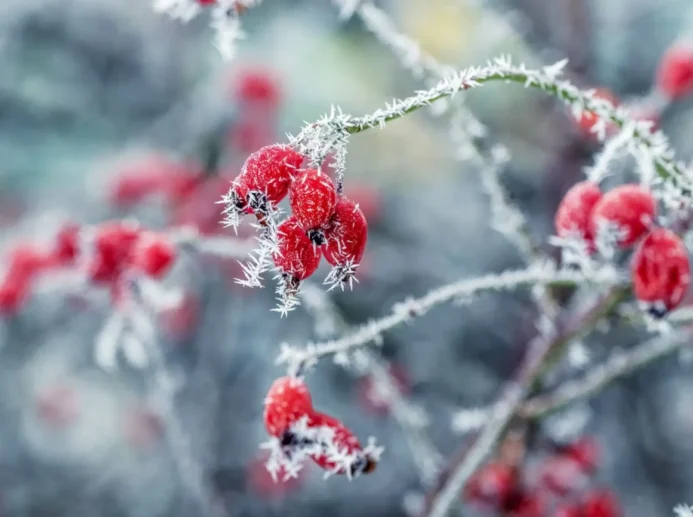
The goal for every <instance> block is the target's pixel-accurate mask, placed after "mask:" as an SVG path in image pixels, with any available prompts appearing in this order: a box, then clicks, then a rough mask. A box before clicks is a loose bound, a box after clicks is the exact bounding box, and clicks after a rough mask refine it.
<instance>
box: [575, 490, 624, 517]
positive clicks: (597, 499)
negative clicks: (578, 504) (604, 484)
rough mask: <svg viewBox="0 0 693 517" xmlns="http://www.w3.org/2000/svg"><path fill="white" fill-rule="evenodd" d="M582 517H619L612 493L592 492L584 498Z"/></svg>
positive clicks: (603, 491) (618, 507)
mask: <svg viewBox="0 0 693 517" xmlns="http://www.w3.org/2000/svg"><path fill="white" fill-rule="evenodd" d="M582 515H583V517H621V515H622V512H621V507H620V505H619V503H618V500H617V499H616V496H615V495H614V494H613V493H612V492H610V491H608V490H594V491H592V492H590V493H588V494H586V495H585V497H584V500H583V504H582Z"/></svg>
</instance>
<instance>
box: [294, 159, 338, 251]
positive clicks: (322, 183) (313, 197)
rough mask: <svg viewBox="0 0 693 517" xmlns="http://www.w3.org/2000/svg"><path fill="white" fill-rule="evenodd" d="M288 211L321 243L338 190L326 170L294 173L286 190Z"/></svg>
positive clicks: (312, 238) (317, 242) (323, 239)
mask: <svg viewBox="0 0 693 517" xmlns="http://www.w3.org/2000/svg"><path fill="white" fill-rule="evenodd" d="M289 200H290V202H291V211H292V213H293V215H294V217H295V219H296V222H297V223H298V225H299V226H300V227H301V228H302V229H303V231H305V232H307V233H308V236H309V237H310V240H311V241H312V242H314V243H315V244H316V245H318V246H320V245H321V244H324V242H325V234H324V231H325V230H326V229H327V227H328V226H329V223H330V219H331V218H332V214H334V211H335V207H336V206H337V191H336V189H335V186H334V183H332V180H331V179H330V178H329V176H328V175H327V174H325V173H324V172H322V171H320V170H319V169H307V170H305V171H301V172H300V173H299V174H297V175H296V176H295V177H294V180H293V182H292V183H291V190H290V192H289Z"/></svg>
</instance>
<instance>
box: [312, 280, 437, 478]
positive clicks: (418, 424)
mask: <svg viewBox="0 0 693 517" xmlns="http://www.w3.org/2000/svg"><path fill="white" fill-rule="evenodd" d="M300 297H301V299H302V301H303V305H304V307H305V308H306V309H307V310H308V311H309V312H310V313H312V315H313V317H314V319H315V325H316V332H317V333H318V335H320V336H323V337H329V336H334V335H336V334H338V333H339V332H344V331H347V330H349V325H348V324H347V322H346V321H345V320H344V318H343V316H342V314H341V313H340V311H339V308H338V307H337V306H336V305H335V304H334V302H333V301H332V299H331V298H330V297H329V296H328V294H327V293H326V292H325V291H324V290H322V289H320V288H319V287H316V286H315V285H313V284H309V283H307V284H305V285H304V286H303V289H302V290H301V293H300ZM348 366H350V367H351V368H353V369H355V370H356V371H357V372H358V373H359V374H360V375H365V374H370V375H371V376H372V378H373V380H374V382H375V383H376V385H377V390H378V393H379V394H382V396H383V398H384V399H386V400H387V401H388V403H389V406H390V408H391V413H392V416H393V418H394V419H395V421H396V422H397V423H398V424H399V425H400V427H401V428H402V430H403V431H404V433H405V436H406V438H407V441H408V443H409V448H410V449H411V451H412V456H413V458H414V462H415V463H416V464H417V467H418V469H419V475H420V477H421V481H422V482H423V483H424V484H426V485H427V484H430V483H431V482H432V480H433V479H434V478H435V476H436V474H437V472H438V468H439V466H440V462H441V459H442V457H441V455H440V453H439V452H438V450H437V448H436V447H435V445H434V444H433V442H432V441H431V440H430V438H429V437H428V435H427V434H426V427H427V426H428V418H427V415H426V413H425V411H424V410H423V408H420V407H418V406H414V405H413V404H411V403H410V402H408V401H407V400H406V399H405V398H404V397H403V396H402V393H401V392H400V390H399V388H398V386H397V384H396V383H395V380H394V379H393V377H392V375H391V374H390V372H389V371H388V369H387V368H386V367H385V366H384V365H383V364H382V361H381V360H380V359H379V358H378V357H377V356H376V355H375V354H374V353H372V352H370V351H368V350H358V351H356V352H355V353H354V354H353V360H351V361H349V362H348Z"/></svg>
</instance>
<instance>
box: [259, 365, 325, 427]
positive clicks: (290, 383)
mask: <svg viewBox="0 0 693 517" xmlns="http://www.w3.org/2000/svg"><path fill="white" fill-rule="evenodd" d="M312 412H313V401H312V399H311V397H310V392H309V391H308V388H307V387H306V385H305V384H304V382H303V380H302V379H299V378H296V377H280V378H279V379H277V380H275V381H274V383H273V384H272V386H271V387H270V389H269V391H268V392H267V396H266V397H265V410H264V414H263V418H264V421H265V429H267V432H268V433H269V434H270V435H272V436H275V437H277V438H281V437H282V435H283V434H284V433H285V432H287V431H289V429H290V427H291V425H292V424H294V423H295V422H296V421H298V420H300V419H301V418H302V417H304V416H308V415H310V414H311V413H312Z"/></svg>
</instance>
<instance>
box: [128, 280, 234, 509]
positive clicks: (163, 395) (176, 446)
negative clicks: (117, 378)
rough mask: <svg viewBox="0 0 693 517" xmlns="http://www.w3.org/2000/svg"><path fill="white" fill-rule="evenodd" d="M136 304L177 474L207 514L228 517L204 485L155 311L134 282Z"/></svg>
mask: <svg viewBox="0 0 693 517" xmlns="http://www.w3.org/2000/svg"><path fill="white" fill-rule="evenodd" d="M132 292H133V298H134V301H133V305H134V306H133V308H132V311H133V313H132V317H133V318H139V319H140V320H141V321H142V322H143V324H142V325H141V327H144V328H150V329H151V330H150V331H149V332H148V333H147V334H148V335H143V336H141V337H142V339H143V341H144V345H145V347H146V350H147V353H148V354H149V359H150V364H151V369H152V371H151V379H150V380H151V385H152V388H151V392H152V399H153V402H154V404H155V406H156V409H157V410H158V411H159V412H160V413H161V415H162V417H163V418H164V421H165V424H166V437H167V439H168V442H169V446H170V448H171V453H172V456H173V459H174V461H175V463H176V467H177V469H178V474H179V476H180V478H181V481H182V482H183V483H184V485H185V486H186V487H187V488H188V490H190V492H191V494H192V496H193V497H194V498H195V501H196V503H197V505H198V506H199V509H200V511H201V514H202V515H203V516H204V517H225V516H226V512H225V511H224V510H223V508H222V506H221V503H220V501H217V500H216V498H215V496H214V494H212V493H211V491H210V490H209V489H208V487H207V486H206V485H205V482H204V479H205V475H204V470H203V468H202V466H201V465H200V463H199V461H198V460H197V459H196V458H195V455H194V454H193V452H192V450H191V446H190V440H189V438H188V436H187V433H186V431H185V428H184V426H183V424H182V422H181V420H180V418H179V417H178V415H177V414H176V408H175V395H176V393H175V392H176V384H175V381H174V379H173V377H172V376H171V374H170V373H169V370H168V367H167V366H166V361H165V358H164V355H163V352H162V350H161V348H160V346H159V341H158V338H157V336H156V334H155V332H154V331H153V330H154V329H153V327H151V326H149V325H147V322H152V321H154V315H153V314H152V311H151V310H150V308H149V307H147V306H146V304H145V303H144V300H143V299H142V296H141V293H140V289H139V286H138V285H137V284H136V283H135V282H133V284H132Z"/></svg>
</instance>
